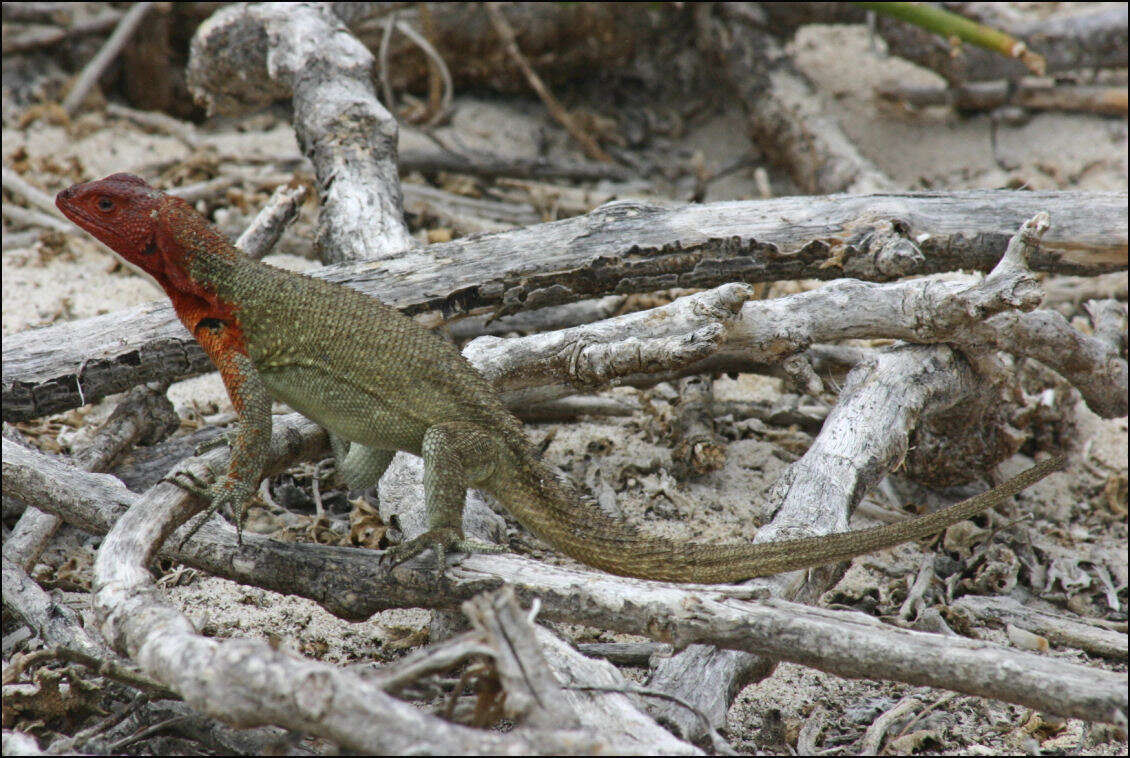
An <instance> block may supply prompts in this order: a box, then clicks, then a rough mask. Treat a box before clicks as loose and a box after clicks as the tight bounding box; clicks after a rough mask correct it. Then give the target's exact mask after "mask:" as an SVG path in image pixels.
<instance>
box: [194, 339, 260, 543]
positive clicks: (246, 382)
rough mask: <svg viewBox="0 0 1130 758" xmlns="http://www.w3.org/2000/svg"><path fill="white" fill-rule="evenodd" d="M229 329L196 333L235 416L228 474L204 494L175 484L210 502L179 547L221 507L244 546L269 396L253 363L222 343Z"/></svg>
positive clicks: (256, 481) (197, 489) (258, 471)
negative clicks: (229, 514) (226, 509)
mask: <svg viewBox="0 0 1130 758" xmlns="http://www.w3.org/2000/svg"><path fill="white" fill-rule="evenodd" d="M230 329H231V327H230V326H229V325H227V324H226V323H223V322H219V323H217V324H209V325H207V326H200V327H198V328H197V334H196V339H197V341H199V342H200V344H201V345H202V346H203V347H204V350H205V352H207V353H208V357H210V358H211V359H212V362H213V363H214V364H215V365H216V368H218V369H219V370H220V377H221V378H222V379H223V382H224V387H225V388H226V389H227V391H228V397H229V398H231V403H232V407H233V408H235V412H236V414H237V416H238V428H237V430H236V432H235V434H233V435H230V437H229V439H230V442H231V461H230V463H229V465H228V471H227V474H225V475H224V477H223V478H222V479H220V481H218V482H216V483H215V484H214V485H212V486H211V487H210V488H208V489H207V490H203V491H202V490H201V489H200V488H198V487H193V486H189V485H186V484H184V483H181V482H178V481H176V479H173V482H174V483H175V484H177V485H178V486H180V487H182V488H183V489H186V490H188V491H189V492H192V493H193V494H196V495H200V496H203V497H205V498H207V499H209V500H210V501H211V502H210V503H209V505H208V509H207V511H206V512H205V513H204V515H203V516H201V517H200V519H199V520H198V521H197V522H196V524H195V525H194V526H193V527H192V529H190V530H189V532H188V534H187V535H186V536H185V538H184V539H183V540H181V545H182V546H183V545H184V543H185V542H187V541H188V540H189V538H190V537H192V535H194V534H196V532H197V530H198V529H200V527H201V526H202V525H203V524H204V522H205V521H207V520H208V519H209V518H210V517H211V515H212V514H213V513H215V512H216V511H217V510H219V509H220V508H222V507H224V506H231V509H232V512H233V513H234V514H235V521H236V534H237V537H238V539H239V542H240V543H241V544H242V542H243V521H244V519H245V518H246V516H247V503H248V501H249V500H251V497H252V496H253V495H254V494H255V490H256V488H258V486H259V481H260V479H262V475H263V464H264V462H265V461H266V458H267V446H268V444H269V443H270V440H271V396H270V394H269V393H268V391H267V387H266V385H264V384H263V380H262V378H260V376H259V372H258V371H256V369H255V365H254V364H253V363H252V362H251V359H250V358H249V357H248V356H247V355H246V354H245V353H243V352H241V351H239V350H236V349H229V348H230V340H229V339H226V338H225V337H226V332H228V331H229V330H230ZM202 333H204V334H203V335H202Z"/></svg>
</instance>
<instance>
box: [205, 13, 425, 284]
mask: <svg viewBox="0 0 1130 758" xmlns="http://www.w3.org/2000/svg"><path fill="white" fill-rule="evenodd" d="M372 71H373V56H372V54H371V53H369V51H368V49H367V48H366V47H365V46H364V45H362V44H361V43H360V42H358V41H357V40H356V38H354V37H353V35H352V34H350V32H349V31H348V30H347V29H346V28H345V25H344V24H342V23H341V21H340V19H339V18H338V17H337V16H336V15H335V14H334V13H333V11H332V9H330V8H329V7H328V6H323V5H319V4H315V3H301V4H291V3H259V4H240V5H233V6H229V7H227V8H223V9H221V10H219V11H217V12H216V13H214V14H213V15H212V16H210V17H209V18H208V19H207V20H206V21H205V22H204V23H202V24H201V25H200V26H199V27H198V28H197V31H196V34H195V35H194V37H193V40H192V46H191V53H190V58H189V64H188V73H187V76H188V83H189V87H190V88H191V89H192V91H193V93H194V94H195V95H196V97H197V98H198V99H201V100H203V101H204V103H205V104H206V106H207V108H208V110H209V112H211V113H215V112H220V113H231V112H237V111H238V109H239V107H240V106H237V103H238V101H237V99H236V98H234V97H232V95H231V94H230V93H231V91H232V90H233V89H235V88H238V87H240V86H245V85H246V84H247V82H249V81H252V80H254V81H256V82H258V83H260V84H261V85H262V87H261V90H262V92H263V93H265V94H267V93H269V95H270V96H271V97H272V99H273V98H274V97H278V96H279V95H280V94H281V95H284V96H285V95H289V96H290V97H291V98H292V100H293V104H294V127H295V133H296V136H297V138H298V144H299V145H300V146H301V147H302V150H303V152H304V153H305V154H306V156H307V157H308V158H309V159H310V161H311V162H312V163H313V164H314V173H315V176H316V177H317V182H318V197H319V200H320V201H321V205H320V207H321V216H320V218H319V223H318V245H319V248H320V250H321V251H322V255H323V260H325V262H327V263H332V262H338V261H343V260H352V259H380V258H384V257H387V256H389V255H392V254H395V253H397V252H399V251H401V250H404V249H405V248H408V247H411V246H412V237H411V235H410V234H409V232H408V227H407V226H406V225H405V223H404V207H403V200H402V197H401V192H400V180H399V174H398V171H399V166H398V164H397V157H396V148H397V125H396V119H395V118H393V116H392V114H390V113H389V112H388V111H387V110H385V108H384V106H382V105H381V104H380V102H379V101H378V100H377V96H376V93H375V91H374V90H373V83H372ZM268 102H269V101H268Z"/></svg>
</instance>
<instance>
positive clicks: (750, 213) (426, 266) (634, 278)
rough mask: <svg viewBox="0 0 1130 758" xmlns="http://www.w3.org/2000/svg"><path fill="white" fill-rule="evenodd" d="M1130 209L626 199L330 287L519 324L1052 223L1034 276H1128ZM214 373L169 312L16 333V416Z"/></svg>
mask: <svg viewBox="0 0 1130 758" xmlns="http://www.w3.org/2000/svg"><path fill="white" fill-rule="evenodd" d="M1126 207H1127V206H1126V197H1125V195H1124V194H1117V193H1061V192H984V191H972V192H958V193H953V194H948V195H930V194H926V195H887V196H872V197H832V198H823V199H821V198H779V199H774V200H764V201H745V202H733V203H715V204H709V205H701V206H694V205H692V206H685V207H682V208H677V209H662V208H659V207H657V206H651V205H642V204H639V203H630V202H618V203H613V204H610V205H607V206H604V207H602V208H599V209H597V210H596V211H593V212H592V213H590V214H587V215H585V216H579V217H577V218H572V219H568V220H565V221H559V222H555V223H552V224H540V225H535V226H531V227H527V228H525V229H521V230H515V231H512V232H505V233H500V234H495V235H486V236H481V237H477V238H473V239H465V240H456V241H454V242H449V243H444V244H437V245H431V246H429V248H428V254H427V255H423V254H422V253H421V254H417V253H416V252H415V251H413V252H407V253H403V254H401V255H400V256H399V257H398V258H397V259H396V260H395V261H392V260H389V261H385V262H383V263H381V264H380V265H375V264H374V263H372V262H365V263H354V264H343V265H341V266H335V267H329V268H327V269H325V270H324V271H320V272H318V274H319V275H321V276H325V277H326V278H329V279H332V280H334V281H347V282H349V283H350V285H351V286H354V287H356V288H357V289H359V290H361V291H362V292H366V293H367V294H370V295H373V296H375V297H377V298H379V299H380V300H382V301H384V302H386V303H389V304H391V305H395V306H396V307H399V308H401V309H403V310H404V311H405V312H407V313H409V314H412V315H417V316H418V317H419V318H420V319H421V320H423V321H424V322H425V323H427V324H429V325H435V324H438V323H440V322H441V321H442V320H443V319H444V317H445V316H450V315H451V314H458V313H466V312H475V311H477V310H481V309H495V310H496V312H501V313H513V312H518V311H522V310H532V309H536V308H540V307H545V306H548V305H552V304H557V303H563V302H572V301H576V300H581V299H584V298H587V297H593V296H597V295H601V294H605V293H608V292H641V291H648V290H655V289H666V288H670V287H676V286H686V287H710V286H716V285H718V284H721V283H723V282H732V281H747V282H754V281H768V280H776V279H799V278H822V279H828V278H834V277H840V276H851V277H855V278H858V279H869V280H880V281H882V280H887V279H890V278H895V277H899V276H908V275H912V274H922V273H929V272H932V271H946V270H952V269H957V268H965V269H980V270H989V269H991V268H992V267H993V266H994V265H996V262H997V261H998V260H999V259H1000V256H1001V250H1002V249H1003V247H1004V242H1005V240H1007V239H1008V238H1009V237H1010V236H1011V235H1012V234H1013V232H1014V231H1015V230H1016V228H1017V227H1019V226H1020V224H1021V223H1022V222H1023V221H1024V220H1025V219H1027V218H1030V217H1031V216H1032V215H1033V214H1035V213H1037V212H1039V211H1047V212H1049V213H1050V214H1051V215H1052V217H1053V218H1054V219H1055V224H1054V225H1053V226H1052V228H1051V229H1049V230H1048V233H1047V234H1046V235H1045V236H1044V239H1043V242H1042V246H1041V250H1040V251H1039V253H1037V254H1036V255H1035V257H1034V258H1033V260H1032V261H1031V267H1032V268H1033V270H1038V271H1056V272H1059V273H1082V274H1089V275H1091V274H1097V273H1102V272H1104V271H1114V270H1120V269H1124V268H1125V267H1126V249H1127V222H1126ZM516 250H521V251H523V255H522V256H516V255H514V251H516ZM438 261H443V263H439V262H438ZM211 370H212V368H211V364H210V363H209V362H208V360H207V358H206V357H205V356H204V353H203V351H202V350H201V349H200V347H199V346H198V345H197V344H196V342H195V341H194V340H193V339H192V338H191V337H190V336H189V335H188V333H187V332H186V331H185V330H184V328H183V327H182V326H181V325H180V322H179V321H177V319H176V316H175V315H174V314H173V312H172V307H171V306H169V305H168V304H166V303H152V304H148V305H144V306H140V307H137V308H131V309H126V310H124V311H120V312H116V313H111V314H107V315H105V316H98V317H94V318H89V319H82V320H79V321H72V322H68V323H65V324H57V325H53V326H50V327H47V328H44V329H38V330H35V331H32V332H24V333H21V334H15V335H9V336H7V338H6V339H5V340H4V356H3V408H4V410H3V413H4V418H5V419H6V420H9V421H13V420H25V419H29V418H34V417H36V416H40V415H44V414H47V413H54V412H58V411H61V410H65V409H67V408H73V407H77V406H78V405H80V404H81V403H83V402H92V401H94V400H98V399H100V398H102V397H105V396H106V395H108V394H113V393H116V392H122V391H124V390H127V389H129V388H130V387H132V386H135V385H137V384H140V383H143V382H147V381H154V380H158V379H166V380H179V379H184V378H187V377H190V376H195V375H197V374H201V373H206V372H208V371H211ZM80 382H81V386H82V392H81V393H80V392H79V383H80Z"/></svg>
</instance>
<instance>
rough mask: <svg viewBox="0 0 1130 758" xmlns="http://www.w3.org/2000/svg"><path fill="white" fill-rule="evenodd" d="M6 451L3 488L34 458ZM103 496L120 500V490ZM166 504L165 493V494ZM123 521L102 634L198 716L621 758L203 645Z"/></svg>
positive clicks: (425, 744)
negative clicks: (491, 727)
mask: <svg viewBox="0 0 1130 758" xmlns="http://www.w3.org/2000/svg"><path fill="white" fill-rule="evenodd" d="M5 445H6V446H5V448H4V460H5V464H4V465H5V481H10V480H13V479H12V477H10V474H12V473H14V470H13V469H12V468H9V466H8V464H9V460H10V461H11V463H12V464H13V466H15V465H17V463H16V460H17V459H18V458H20V457H21V455H22V453H21V451H22V452H26V453H28V454H31V455H36V454H34V453H30V451H26V450H25V449H23V448H20V446H19V445H18V444H16V443H13V442H10V441H8V440H5ZM7 445H12V446H13V447H12V448H9V447H7ZM14 448H19V451H17V450H15V449H14ZM9 454H11V455H9ZM38 457H39V458H43V459H44V460H46V458H44V457H43V456H38ZM72 470H73V471H75V472H77V469H73V468H72ZM88 476H94V477H97V476H99V475H96V474H88ZM104 479H112V477H104ZM161 487H162V488H164V487H166V485H161ZM110 489H111V490H117V491H118V492H121V490H120V486H119V487H114V486H113V485H111V487H110ZM76 494H77V493H76ZM89 494H90V490H89V489H88V490H87V495H89ZM165 494H166V495H169V494H173V493H170V492H169V491H168V490H166V491H165ZM80 497H83V496H82V495H80ZM95 499H97V495H96V496H95ZM173 499H176V496H175V495H173ZM88 502H92V501H88ZM96 507H97V506H96ZM134 513H136V514H139V515H141V518H142V519H143V520H144V522H145V524H144V525H142V527H143V531H144V529H145V527H149V528H154V529H157V530H158V531H159V530H160V529H161V528H162V526H161V523H160V522H161V520H160V519H157V520H153V519H149V518H148V517H147V516H146V515H143V514H140V512H139V511H134ZM181 515H184V514H183V513H182V514H181ZM131 521H132V519H131V518H129V517H128V516H123V518H121V519H119V520H118V524H119V530H121V531H119V532H118V534H120V535H122V536H125V537H126V539H125V541H124V542H116V541H115V538H114V536H113V535H109V536H108V537H107V540H106V542H104V543H103V548H102V550H100V555H101V556H104V557H103V558H102V559H101V560H100V561H98V562H96V563H97V565H96V568H95V575H96V577H97V578H96V579H95V584H96V593H95V600H96V603H99V605H100V607H101V608H102V610H103V613H102V618H101V631H102V633H103V636H104V637H106V638H107V639H108V640H110V641H111V642H112V644H114V645H115V646H116V647H117V648H118V649H119V650H122V651H123V652H125V653H126V654H127V655H128V656H129V657H130V658H131V659H132V660H134V661H136V662H137V663H138V665H139V666H140V667H141V669H142V671H143V672H145V673H147V674H149V675H150V676H153V678H155V679H156V680H157V681H159V682H162V683H163V684H167V685H169V686H171V687H172V688H173V689H174V690H175V691H177V692H179V693H180V694H182V695H183V696H185V700H186V701H187V702H188V703H189V704H190V705H192V706H193V707H195V708H196V709H197V710H199V711H200V712H203V713H206V714H209V715H211V716H214V717H216V718H220V719H222V720H224V721H226V722H228V723H232V724H237V725H242V726H255V725H260V724H270V723H275V724H279V725H283V726H287V727H289V728H293V729H299V730H302V731H303V732H306V733H309V734H316V735H320V736H323V737H326V738H327V739H331V740H333V741H335V742H337V743H338V744H341V745H345V746H350V747H353V748H354V749H357V750H364V751H367V752H373V751H383V752H406V751H409V750H417V751H418V750H421V749H424V750H427V751H430V752H445V753H448V754H455V753H458V752H467V751H473V752H474V751H478V752H490V753H496V752H524V753H532V752H537V751H552V752H570V751H576V750H587V751H592V750H595V749H597V748H598V746H600V745H604V746H605V747H606V749H607V750H612V751H617V752H620V751H623V750H624V749H625V747H623V746H617V745H616V743H615V742H612V743H611V744H609V743H607V742H603V741H601V740H599V739H597V738H594V737H593V736H591V735H590V734H588V733H586V732H584V731H579V730H536V731H530V730H517V731H515V732H514V733H511V734H510V735H498V734H495V733H491V732H485V731H481V730H475V729H470V728H467V727H460V726H457V725H454V724H451V723H449V722H446V721H443V720H442V719H439V718H437V717H435V716H430V715H427V714H425V713H423V712H422V711H420V710H418V709H416V708H414V707H412V706H411V705H408V704H407V703H403V702H401V701H398V700H395V699H393V698H391V697H389V696H388V695H387V694H385V693H384V692H383V691H381V689H380V688H379V687H375V686H373V685H371V684H368V683H367V682H366V681H365V680H364V678H363V677H359V676H357V675H355V674H350V673H347V672H343V671H341V670H339V669H337V668H335V667H333V666H329V665H326V664H320V663H314V662H312V661H308V660H299V659H295V658H293V657H291V656H289V655H287V654H285V653H283V652H281V651H277V650H273V649H272V648H271V647H270V646H269V645H267V644H265V643H261V642H251V641H246V640H229V641H224V642H218V641H215V640H210V639H207V638H205V637H202V636H200V635H198V634H197V633H196V632H195V630H194V629H193V628H192V625H191V623H190V622H189V621H188V620H187V619H186V618H185V617H184V616H183V615H181V614H180V612H179V611H177V610H176V609H174V608H172V607H171V606H168V605H166V604H165V603H164V601H162V600H161V599H160V595H161V593H160V592H159V591H158V590H157V589H156V587H155V585H154V584H153V581H152V577H151V575H150V574H149V570H148V568H147V566H148V562H149V557H150V555H151V553H150V550H151V548H152V547H153V546H152V545H151V544H147V543H148V542H149V540H148V539H147V538H145V537H144V536H142V535H140V534H138V533H137V531H136V529H135V528H134V527H136V526H138V525H137V524H131V523H130V522H131ZM88 526H89V524H88ZM139 537H140V538H141V541H138V538H139ZM107 544H109V547H107ZM110 609H116V610H113V611H111V610H110ZM617 747H620V750H617Z"/></svg>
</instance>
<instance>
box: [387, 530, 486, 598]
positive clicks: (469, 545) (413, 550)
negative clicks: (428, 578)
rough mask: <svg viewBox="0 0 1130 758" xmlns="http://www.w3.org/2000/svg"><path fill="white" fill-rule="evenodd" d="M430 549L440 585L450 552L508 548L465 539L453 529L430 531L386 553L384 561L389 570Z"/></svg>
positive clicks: (477, 551) (481, 551)
mask: <svg viewBox="0 0 1130 758" xmlns="http://www.w3.org/2000/svg"><path fill="white" fill-rule="evenodd" d="M428 548H432V549H433V550H435V553H436V571H435V583H436V584H439V582H440V580H441V579H442V578H443V572H444V570H445V569H446V568H447V553H448V550H451V551H452V552H456V553H504V552H506V548H504V547H502V546H501V545H491V544H488V543H486V542H479V541H478V540H469V539H465V538H464V537H463V535H462V533H461V532H460V531H459V530H457V529H454V528H452V527H438V528H435V529H429V530H428V531H426V532H424V533H423V534H421V535H420V536H419V537H417V538H416V539H413V540H408V541H407V542H403V543H401V544H399V545H397V546H395V547H392V548H389V549H388V550H386V551H385V554H384V558H383V560H388V561H389V568H393V567H395V566H399V565H400V564H402V563H405V562H406V561H409V560H411V559H413V558H415V557H416V556H417V555H419V554H420V553H422V552H424V551H425V550H427V549H428Z"/></svg>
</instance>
